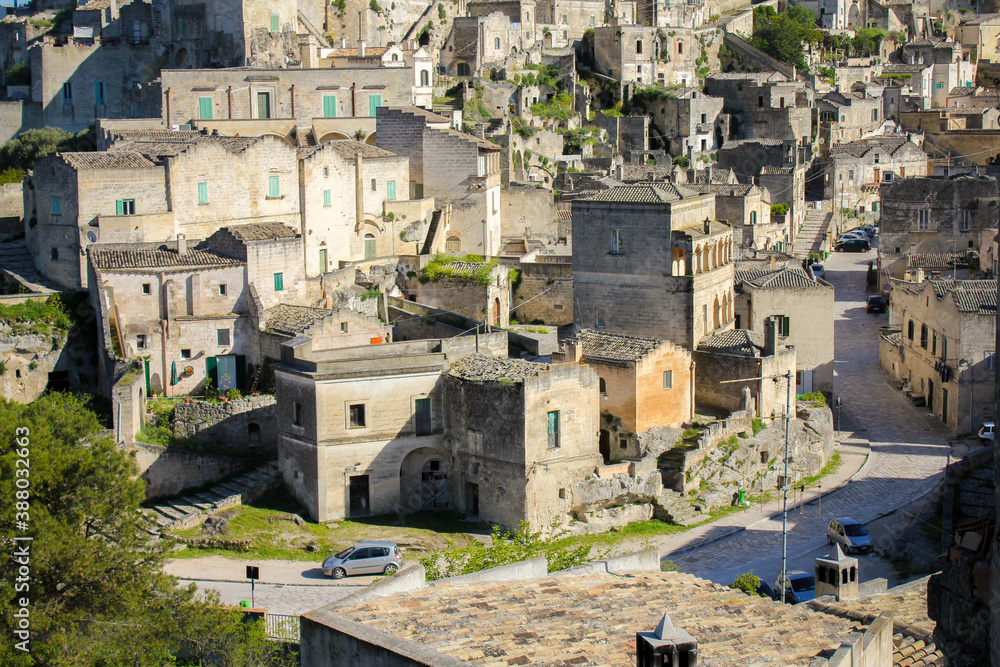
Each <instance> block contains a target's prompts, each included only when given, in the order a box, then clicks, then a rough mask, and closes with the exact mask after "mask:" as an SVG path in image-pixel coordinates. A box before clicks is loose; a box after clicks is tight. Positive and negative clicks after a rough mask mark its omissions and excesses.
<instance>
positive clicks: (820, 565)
mask: <svg viewBox="0 0 1000 667" xmlns="http://www.w3.org/2000/svg"><path fill="white" fill-rule="evenodd" d="M858 580H859V577H858V559H857V558H850V557H848V556H845V555H844V552H843V551H841V550H840V544H839V543H835V544H834V549H833V551H832V552H830V555H829V556H827V557H826V558H817V559H816V597H822V596H824V595H832V596H834V597H835V598H837V602H840V601H842V600H857V599H858V595H859V593H858Z"/></svg>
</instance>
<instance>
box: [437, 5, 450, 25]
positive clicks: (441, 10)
mask: <svg viewBox="0 0 1000 667" xmlns="http://www.w3.org/2000/svg"><path fill="white" fill-rule="evenodd" d="M447 17H448V14H446V13H445V11H444V5H443V4H442V3H440V2H439V3H438V18H439V19H441V20H442V21H443V20H445V18H447Z"/></svg>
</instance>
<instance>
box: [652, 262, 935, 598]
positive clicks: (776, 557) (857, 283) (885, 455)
mask: <svg viewBox="0 0 1000 667" xmlns="http://www.w3.org/2000/svg"><path fill="white" fill-rule="evenodd" d="M874 259H875V253H874V252H871V253H865V254H860V253H858V254H855V253H835V254H832V255H831V256H830V257H829V259H828V260H827V261H826V262H825V266H826V272H827V273H826V280H827V281H829V282H830V283H832V284H833V285H834V286H835V288H836V290H837V291H836V301H835V305H834V318H835V319H834V333H835V337H836V353H835V363H834V369H835V377H834V392H835V394H836V395H838V396H840V397H841V398H842V400H843V404H844V407H843V414H842V423H841V429H842V430H844V431H853V432H852V433H848V434H846V435H847V439H846V442H847V443H850V442H851V441H854V442H858V443H859V444H863V443H864V441H865V440H867V441H869V442H870V445H871V455H870V456H869V459H868V461H867V462H866V463H865V465H864V466H863V467H862V469H861V470H860V471H859V472H858V474H857V475H856V476H855V478H854V480H853V481H851V482H849V483H848V485H847V486H846V487H845V488H843V489H842V490H840V491H838V492H837V493H835V494H832V495H831V496H830V497H829V498H825V499H824V500H823V502H822V515H820V511H819V506H818V504H813V505H811V506H806V507H805V508H804V512H803V513H802V514H801V515H800V514H799V513H798V512H797V511H796V512H791V513H790V514H789V534H788V554H789V558H790V564H789V569H802V570H806V571H807V572H812V570H813V562H812V559H813V558H814V557H815V553H817V552H818V550H820V549H821V548H823V547H824V545H825V535H826V533H825V529H826V528H825V527H826V523H827V522H828V521H829V520H830V519H831V518H832V517H834V516H851V517H853V518H856V519H858V520H860V521H863V522H868V521H871V520H873V519H875V518H877V517H879V516H881V515H883V514H886V513H888V512H890V511H892V510H894V509H896V508H897V507H900V506H902V505H905V504H907V503H909V502H911V501H913V500H915V499H916V498H918V497H919V496H921V495H923V494H925V493H926V492H928V491H929V490H930V489H931V488H932V487H933V486H934V484H935V482H936V481H937V480H938V479H939V478H940V476H941V474H942V472H943V469H944V467H945V466H946V465H947V464H948V461H949V454H950V451H951V450H950V447H949V445H948V443H947V430H946V429H945V428H944V427H943V425H941V424H940V422H937V420H934V419H933V418H927V416H926V410H924V411H919V410H917V409H916V408H913V407H912V405H910V404H909V403H908V402H907V401H906V400H904V399H903V398H902V396H901V395H900V393H899V392H897V391H896V390H895V388H894V386H892V385H891V384H890V383H889V377H888V375H887V374H886V373H885V372H884V371H882V369H881V368H880V366H879V363H878V327H879V326H880V325H884V324H885V323H886V322H887V320H886V316H885V315H868V314H867V313H866V312H865V306H864V297H865V273H866V270H867V266H868V261H869V260H874ZM874 537H875V538H876V540H877V539H878V535H875V536H874ZM665 557H666V558H670V559H672V560H673V561H674V562H675V563H677V564H678V565H679V566H680V567H681V569H683V570H684V571H685V572H690V573H692V574H696V575H698V576H701V577H704V578H706V579H711V580H713V581H717V582H719V583H728V582H730V581H732V579H733V577H735V576H736V575H737V574H740V573H742V572H746V571H747V570H750V569H753V570H754V572H755V573H757V574H759V575H760V576H762V577H764V578H765V579H767V580H768V581H774V580H775V579H776V577H777V573H778V571H779V570H780V567H781V517H780V515H779V516H777V517H776V518H764V519H763V520H761V521H760V522H758V523H756V524H752V525H751V526H749V527H748V528H747V530H745V531H743V532H741V533H738V534H736V535H734V536H733V537H731V538H729V539H726V540H722V541H720V542H716V543H714V544H709V545H706V546H705V547H702V548H699V549H696V550H694V551H692V552H688V553H678V554H666V556H665ZM872 560H873V561H874V560H878V559H872ZM859 569H860V571H861V575H862V579H863V580H867V579H870V578H873V577H874V576H886V572H887V568H886V566H885V565H884V564H876V563H874V562H873V563H872V566H871V567H869V568H867V571H866V567H865V561H862V564H861V567H860V568H859Z"/></svg>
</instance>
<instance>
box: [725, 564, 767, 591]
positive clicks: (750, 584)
mask: <svg viewBox="0 0 1000 667" xmlns="http://www.w3.org/2000/svg"><path fill="white" fill-rule="evenodd" d="M729 587H730V588H732V589H733V590H735V591H743V592H744V593H746V594H747V595H757V591H758V590H759V589H760V577H758V576H757V575H756V574H754V573H753V570H750V571H749V572H744V573H743V574H741V575H738V576H737V577H736V578H735V579H733V583H731V584H729Z"/></svg>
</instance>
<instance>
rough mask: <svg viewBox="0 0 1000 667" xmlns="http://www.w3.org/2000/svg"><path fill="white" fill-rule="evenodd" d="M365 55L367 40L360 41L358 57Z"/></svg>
mask: <svg viewBox="0 0 1000 667" xmlns="http://www.w3.org/2000/svg"><path fill="white" fill-rule="evenodd" d="M364 57H365V40H363V39H362V40H359V41H358V58H364Z"/></svg>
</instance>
